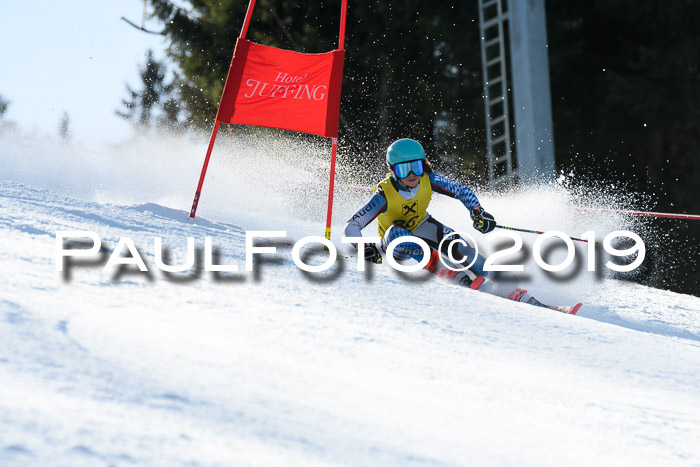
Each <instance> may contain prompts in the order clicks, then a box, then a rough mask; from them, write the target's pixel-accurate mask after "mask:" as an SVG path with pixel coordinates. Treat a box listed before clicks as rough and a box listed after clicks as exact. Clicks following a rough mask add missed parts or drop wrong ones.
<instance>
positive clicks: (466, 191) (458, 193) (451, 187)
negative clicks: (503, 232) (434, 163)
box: [430, 173, 496, 233]
mask: <svg viewBox="0 0 700 467" xmlns="http://www.w3.org/2000/svg"><path fill="white" fill-rule="evenodd" d="M430 185H431V188H432V189H433V192H435V193H440V194H442V195H446V196H449V197H451V198H455V199H458V200H460V201H461V202H462V204H464V207H466V208H467V209H468V210H469V214H470V216H471V218H472V221H474V228H475V229H476V230H478V231H479V232H481V233H488V232H491V231H492V230H493V229H495V228H496V221H495V220H494V218H493V216H492V215H491V214H489V213H488V212H486V211H484V208H482V207H481V203H479V199H478V198H477V197H476V195H475V194H474V192H473V191H472V190H471V189H470V188H469V187H468V186H466V185H462V184H461V183H457V182H455V181H453V180H450V179H449V178H445V177H442V176H440V175H437V174H434V173H431V174H430Z"/></svg>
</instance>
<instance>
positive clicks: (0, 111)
mask: <svg viewBox="0 0 700 467" xmlns="http://www.w3.org/2000/svg"><path fill="white" fill-rule="evenodd" d="M9 106H10V101H8V100H6V99H5V98H3V97H2V94H0V120H2V118H3V117H4V116H5V112H7V108H8V107H9Z"/></svg>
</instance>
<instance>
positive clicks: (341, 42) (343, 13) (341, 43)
mask: <svg viewBox="0 0 700 467" xmlns="http://www.w3.org/2000/svg"><path fill="white" fill-rule="evenodd" d="M347 10H348V0H343V2H342V3H341V6H340V31H339V32H338V50H345V20H346V18H347ZM336 134H337V133H336ZM331 143H332V145H331V180H330V183H329V185H328V212H327V213H326V238H327V239H328V240H330V239H331V218H332V217H333V187H334V186H335V155H336V152H337V151H338V137H337V136H336V137H335V138H331Z"/></svg>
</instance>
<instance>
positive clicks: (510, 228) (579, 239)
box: [496, 225, 588, 243]
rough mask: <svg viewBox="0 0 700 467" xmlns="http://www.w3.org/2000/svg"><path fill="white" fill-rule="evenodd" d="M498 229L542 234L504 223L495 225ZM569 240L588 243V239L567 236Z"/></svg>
mask: <svg viewBox="0 0 700 467" xmlns="http://www.w3.org/2000/svg"><path fill="white" fill-rule="evenodd" d="M496 227H498V228H499V229H506V230H515V231H517V232H525V233H531V234H537V235H542V234H543V233H544V232H540V231H539V230H527V229H518V228H517V227H506V226H505V225H496ZM569 238H570V239H571V240H576V241H577V242H586V243H588V240H584V239H583V238H576V237H569Z"/></svg>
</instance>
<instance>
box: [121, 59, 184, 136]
mask: <svg viewBox="0 0 700 467" xmlns="http://www.w3.org/2000/svg"><path fill="white" fill-rule="evenodd" d="M140 72H141V85H142V88H141V89H140V90H134V89H133V88H132V87H131V86H129V84H127V85H126V89H127V92H128V94H129V97H128V98H127V99H123V100H122V105H123V107H124V110H123V111H120V110H117V111H116V113H117V115H119V116H121V117H122V118H124V119H126V120H129V121H131V122H132V123H133V124H134V126H135V127H136V128H137V129H138V130H139V131H146V130H148V129H150V128H151V124H152V120H153V116H154V113H158V112H160V111H161V110H163V111H164V114H163V115H161V117H159V119H158V123H159V126H164V125H167V124H174V125H179V117H180V106H178V105H173V102H174V98H173V91H174V85H173V83H166V80H165V77H166V76H165V75H166V73H167V70H166V66H165V65H164V64H163V63H161V62H159V61H158V60H156V59H155V58H154V56H153V51H151V50H149V51H148V52H147V54H146V64H145V66H144V67H143V68H140ZM161 102H162V103H163V106H164V108H163V109H161V107H160V106H159V104H161Z"/></svg>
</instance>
